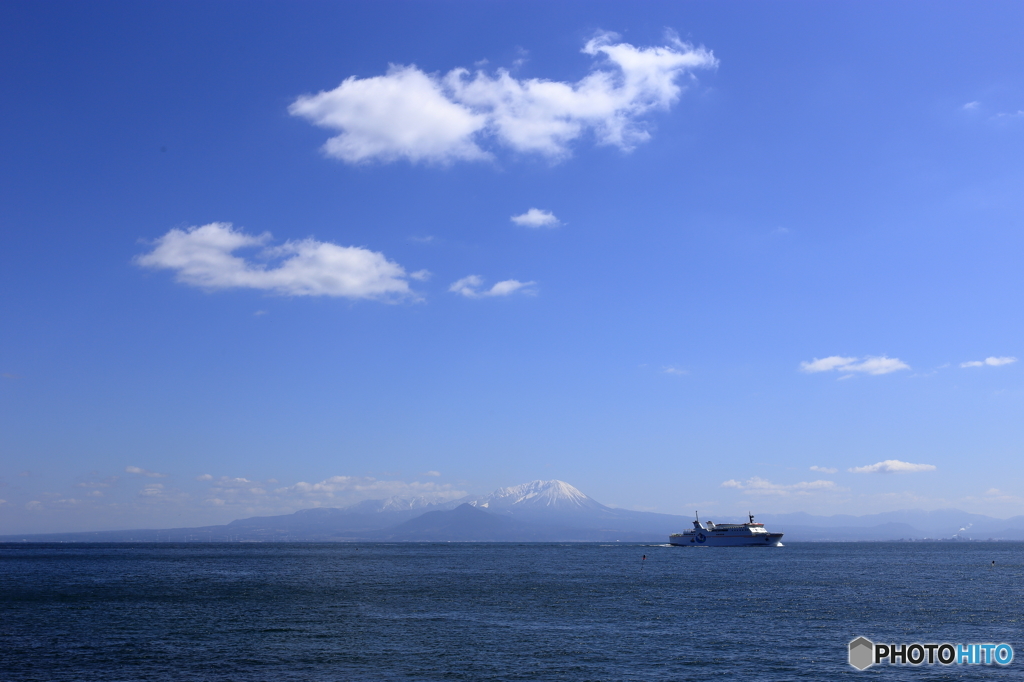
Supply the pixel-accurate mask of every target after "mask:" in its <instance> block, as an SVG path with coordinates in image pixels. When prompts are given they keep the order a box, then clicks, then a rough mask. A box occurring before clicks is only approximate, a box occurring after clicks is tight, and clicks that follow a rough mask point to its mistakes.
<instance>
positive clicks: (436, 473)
mask: <svg viewBox="0 0 1024 682" xmlns="http://www.w3.org/2000/svg"><path fill="white" fill-rule="evenodd" d="M440 475H441V472H440V471H424V472H423V473H422V474H420V476H440Z"/></svg>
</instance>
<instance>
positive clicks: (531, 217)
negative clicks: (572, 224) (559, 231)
mask: <svg viewBox="0 0 1024 682" xmlns="http://www.w3.org/2000/svg"><path fill="white" fill-rule="evenodd" d="M512 222H514V223H515V224H516V225H519V226H520V227H534V228H536V227H558V226H559V225H561V224H562V222H561V221H560V220H559V219H558V218H556V217H555V214H554V213H552V212H551V211H542V210H540V209H539V208H531V209H530V210H529V211H527V212H526V213H523V214H521V215H514V216H512Z"/></svg>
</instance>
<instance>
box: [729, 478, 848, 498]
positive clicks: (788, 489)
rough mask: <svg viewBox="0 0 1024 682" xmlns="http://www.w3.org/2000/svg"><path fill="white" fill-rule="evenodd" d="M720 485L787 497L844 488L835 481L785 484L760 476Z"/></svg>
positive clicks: (748, 491) (754, 492)
mask: <svg viewBox="0 0 1024 682" xmlns="http://www.w3.org/2000/svg"><path fill="white" fill-rule="evenodd" d="M719 487H721V488H735V489H736V490H740V491H742V492H743V494H745V495H778V496H780V497H787V496H789V495H810V494H812V493H815V492H821V491H840V490H843V488H840V487H838V486H837V485H836V484H835V483H834V482H833V481H800V482H799V483H792V484H789V485H785V484H781V483H772V482H771V481H768V480H766V479H763V478H761V477H760V476H754V477H752V478H748V479H747V480H746V481H743V482H740V481H736V480H733V479H729V480H728V481H723V482H722V483H721V485H720V486H719Z"/></svg>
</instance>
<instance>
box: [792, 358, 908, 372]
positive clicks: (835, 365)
mask: <svg viewBox="0 0 1024 682" xmlns="http://www.w3.org/2000/svg"><path fill="white" fill-rule="evenodd" d="M901 369H910V365H908V364H907V363H905V362H903V361H902V360H900V359H899V358H888V357H886V356H884V355H881V356H877V357H866V358H845V357H843V356H841V355H831V356H829V357H827V358H821V359H818V358H814V360H811V361H810V362H801V363H800V371H801V372H808V373H812V374H813V373H815V372H831V371H833V370H837V371H840V372H861V373H864V374H888V373H890V372H896V371H898V370H901Z"/></svg>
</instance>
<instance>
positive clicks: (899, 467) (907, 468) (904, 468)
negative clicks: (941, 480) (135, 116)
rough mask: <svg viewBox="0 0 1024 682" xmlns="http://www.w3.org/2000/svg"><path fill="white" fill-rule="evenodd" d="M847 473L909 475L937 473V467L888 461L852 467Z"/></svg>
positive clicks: (896, 460)
mask: <svg viewBox="0 0 1024 682" xmlns="http://www.w3.org/2000/svg"><path fill="white" fill-rule="evenodd" d="M847 471H850V472H853V473H855V474H893V473H903V474H909V473H914V472H918V471H935V465H934V464H912V463H910V462H901V461H900V460H898V459H887V460H885V461H884V462H876V463H875V464H868V465H867V466H862V467H852V468H850V469H847Z"/></svg>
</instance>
